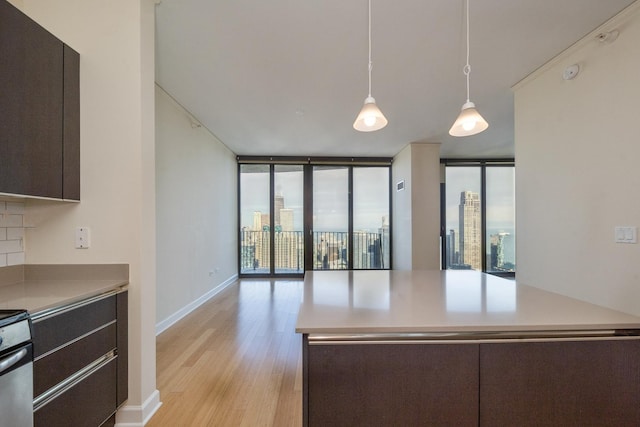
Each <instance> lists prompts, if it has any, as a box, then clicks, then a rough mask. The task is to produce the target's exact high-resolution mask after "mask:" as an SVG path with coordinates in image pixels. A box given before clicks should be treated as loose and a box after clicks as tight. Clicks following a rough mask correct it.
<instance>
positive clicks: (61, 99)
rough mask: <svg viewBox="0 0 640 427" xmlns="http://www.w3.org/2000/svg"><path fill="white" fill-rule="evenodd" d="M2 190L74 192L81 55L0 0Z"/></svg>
mask: <svg viewBox="0 0 640 427" xmlns="http://www.w3.org/2000/svg"><path fill="white" fill-rule="evenodd" d="M0 84H1V87H2V92H3V93H2V95H1V96H0V193H9V194H16V195H24V196H35V197H47V198H54V199H68V200H80V89H79V88H80V56H79V54H78V53H77V52H75V51H74V50H73V49H71V48H70V47H68V46H66V45H65V44H64V43H63V42H62V41H60V40H59V39H57V38H56V37H55V36H53V35H52V34H51V33H49V32H48V31H47V30H45V29H44V28H42V27H41V26H40V25H38V24H37V23H36V22H35V21H33V20H32V19H31V18H29V17H28V16H26V15H25V14H24V13H22V12H21V11H19V10H18V9H16V8H15V7H14V6H12V5H11V4H10V3H8V2H7V1H6V0H0Z"/></svg>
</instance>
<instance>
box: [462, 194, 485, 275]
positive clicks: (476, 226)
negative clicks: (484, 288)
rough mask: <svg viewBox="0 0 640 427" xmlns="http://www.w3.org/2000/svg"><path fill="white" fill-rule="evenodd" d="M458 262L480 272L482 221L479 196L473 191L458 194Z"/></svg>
mask: <svg viewBox="0 0 640 427" xmlns="http://www.w3.org/2000/svg"><path fill="white" fill-rule="evenodd" d="M459 209H460V211H459V221H460V230H459V233H460V262H461V263H462V264H466V265H469V266H470V267H471V268H472V269H474V270H482V221H481V211H480V196H479V195H478V193H474V192H473V191H463V192H461V193H460V208H459Z"/></svg>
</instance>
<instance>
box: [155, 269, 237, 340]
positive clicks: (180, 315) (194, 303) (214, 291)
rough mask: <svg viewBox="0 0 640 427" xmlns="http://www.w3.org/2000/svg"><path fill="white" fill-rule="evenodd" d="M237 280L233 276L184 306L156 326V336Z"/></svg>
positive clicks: (235, 275)
mask: <svg viewBox="0 0 640 427" xmlns="http://www.w3.org/2000/svg"><path fill="white" fill-rule="evenodd" d="M236 280H238V275H237V274H234V275H233V276H231V277H230V278H228V279H227V280H225V281H224V282H222V283H221V284H219V285H218V286H216V287H215V288H213V289H211V290H210V291H209V292H207V293H206V294H204V295H202V296H201V297H200V298H198V299H196V300H195V301H192V302H191V303H189V304H187V305H186V306H184V307H183V308H181V309H180V310H178V311H177V312H175V313H173V314H172V315H171V316H169V317H168V318H166V319H165V320H163V321H161V322H159V323H157V324H156V336H157V335H160V334H161V333H162V332H164V331H166V330H167V329H169V328H170V327H171V326H172V325H173V324H174V323H176V322H177V321H178V320H180V319H182V318H183V317H184V316H186V315H187V314H189V313H191V312H192V311H193V310H195V309H196V308H198V307H200V306H201V305H202V304H204V303H205V302H207V301H209V300H210V299H211V298H213V297H214V296H215V295H216V294H218V293H220V292H221V291H222V290H224V289H225V288H226V287H227V286H229V285H231V284H232V283H234V282H235V281H236Z"/></svg>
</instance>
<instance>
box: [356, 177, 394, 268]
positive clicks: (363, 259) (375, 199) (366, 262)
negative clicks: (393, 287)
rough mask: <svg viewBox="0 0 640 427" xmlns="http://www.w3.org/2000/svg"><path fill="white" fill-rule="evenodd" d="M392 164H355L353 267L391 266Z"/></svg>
mask: <svg viewBox="0 0 640 427" xmlns="http://www.w3.org/2000/svg"><path fill="white" fill-rule="evenodd" d="M389 259H390V253H389V168H388V167H354V168H353V268H354V269H388V268H389Z"/></svg>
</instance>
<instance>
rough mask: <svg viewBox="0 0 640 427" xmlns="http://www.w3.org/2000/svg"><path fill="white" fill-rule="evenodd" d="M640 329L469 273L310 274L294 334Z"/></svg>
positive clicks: (612, 315)
mask: <svg viewBox="0 0 640 427" xmlns="http://www.w3.org/2000/svg"><path fill="white" fill-rule="evenodd" d="M613 329H640V317H636V316H632V315H629V314H626V313H622V312H619V311H615V310H611V309H607V308H604V307H600V306H597V305H594V304H589V303H586V302H583V301H579V300H576V299H573V298H569V297H565V296H562V295H559V294H555V293H552V292H547V291H544V290H541V289H538V288H534V287H531V286H525V285H518V284H516V282H515V281H513V280H508V279H502V278H499V277H496V276H492V275H488V274H484V273H480V272H477V271H469V270H444V271H439V270H433V271H400V270H377V271H313V272H307V273H306V275H305V283H304V293H303V301H302V304H301V306H300V312H299V315H298V321H297V323H296V332H299V333H309V334H313V333H316V334H375V333H382V334H384V333H420V332H422V333H429V332H515V331H522V332H526V331H584V330H613Z"/></svg>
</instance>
